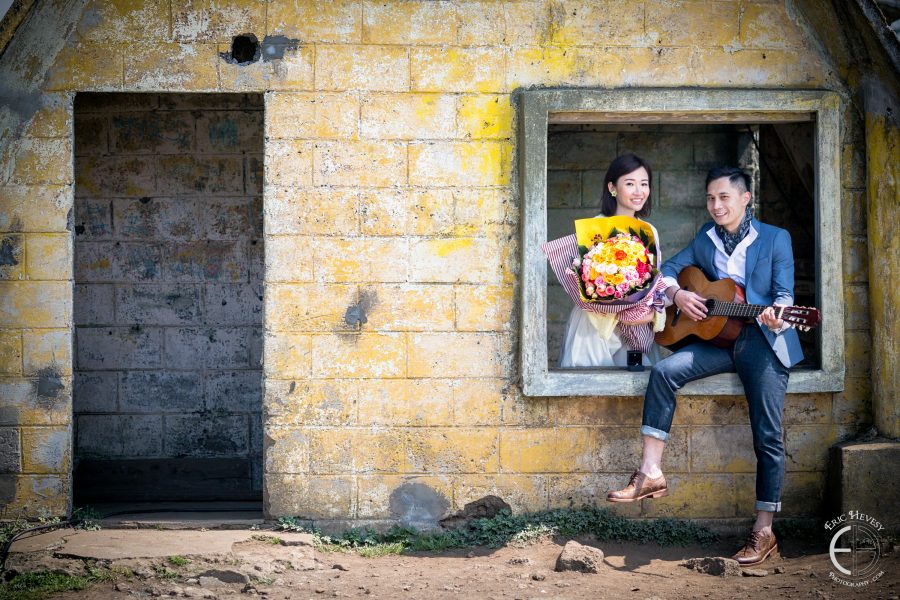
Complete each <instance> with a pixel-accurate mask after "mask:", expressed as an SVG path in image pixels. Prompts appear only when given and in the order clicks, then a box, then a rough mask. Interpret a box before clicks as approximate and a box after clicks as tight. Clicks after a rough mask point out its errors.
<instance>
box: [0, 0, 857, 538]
mask: <svg viewBox="0 0 900 600" xmlns="http://www.w3.org/2000/svg"><path fill="white" fill-rule="evenodd" d="M79 10H80V9H79ZM74 21H75V22H76V23H77V25H76V26H75V27H74V28H73V33H72V35H71V37H70V38H69V39H68V40H67V41H66V43H65V46H64V47H63V49H62V50H61V52H60V54H59V55H58V57H57V58H56V59H55V62H54V64H53V66H52V67H51V68H50V70H49V72H48V73H47V75H46V78H44V77H43V71H42V72H41V73H40V74H38V75H33V74H29V73H25V74H23V75H21V76H22V77H32V79H29V81H31V80H33V79H37V78H39V81H40V83H39V84H38V87H39V91H38V92H37V93H36V98H37V99H36V100H33V101H32V102H31V104H30V106H33V109H31V112H28V111H26V110H24V109H23V111H24V112H23V114H24V115H25V116H24V117H23V118H22V121H23V128H22V130H21V131H20V132H19V133H17V134H16V135H15V136H14V139H13V140H12V142H10V143H9V144H7V145H6V147H5V150H4V152H3V155H2V157H0V175H2V177H0V230H2V231H3V232H4V233H3V234H2V239H0V242H2V243H3V244H5V245H6V246H5V247H9V248H11V250H9V251H5V250H4V256H11V257H13V258H10V259H9V260H8V261H7V262H9V263H10V264H9V265H7V266H6V267H5V268H6V270H5V271H4V275H3V277H4V280H3V281H0V298H2V299H3V300H2V302H0V345H2V347H3V348H6V349H7V350H5V351H4V353H3V354H2V356H3V360H2V363H0V398H2V399H3V405H2V408H3V409H2V411H0V433H2V438H0V439H2V440H4V441H3V443H4V444H5V446H4V448H6V447H8V448H9V449H10V450H9V452H8V453H7V452H4V453H3V456H4V462H3V465H2V469H3V471H4V474H3V475H0V504H2V505H3V506H4V508H3V509H2V511H0V516H9V515H14V514H22V513H25V514H32V515H34V514H37V513H38V512H39V511H41V510H46V511H49V512H54V513H63V512H66V511H67V510H68V507H69V498H70V490H71V475H70V468H71V451H70V449H69V446H68V444H67V443H66V441H67V440H68V439H69V436H70V435H71V421H70V414H71V409H72V386H71V374H72V369H71V365H72V358H73V357H72V353H71V351H70V348H71V345H72V333H73V321H72V306H73V296H72V291H73V290H72V288H73V286H72V270H71V264H72V251H71V248H72V244H71V240H72V232H71V231H70V230H69V229H67V226H66V225H67V219H66V215H67V213H68V211H69V210H70V209H71V208H72V206H73V187H72V183H73V160H72V131H73V128H72V94H73V92H76V91H123V92H126V91H127V92H134V91H153V92H163V91H165V92H197V91H204V92H235V91H238V92H241V91H254V92H265V93H266V95H265V164H266V166H265V173H264V182H263V190H264V191H263V207H264V208H263V210H264V214H265V232H264V233H265V248H266V252H265V272H264V282H265V292H264V296H265V309H264V314H265V320H264V330H265V333H264V349H263V365H264V367H263V368H264V401H263V404H264V409H263V414H264V415H265V417H264V419H265V422H264V447H265V450H264V452H265V459H264V470H265V473H264V485H265V500H266V513H267V515H269V516H270V517H275V516H280V515H295V516H302V517H307V518H311V519H317V520H321V521H324V522H329V521H330V522H332V523H334V524H340V523H346V522H347V521H348V520H352V521H354V522H355V523H357V524H362V523H383V522H385V521H389V520H397V519H401V520H402V519H404V518H409V516H410V514H411V513H412V512H413V511H414V510H415V508H416V506H421V504H417V502H418V499H419V498H420V497H421V496H428V495H429V494H430V495H431V496H435V497H439V498H441V499H442V503H441V502H438V503H432V504H429V506H431V505H434V506H439V507H444V510H452V509H456V508H459V507H461V506H462V505H464V504H465V503H466V502H469V501H471V500H473V499H475V498H478V497H481V496H483V495H484V494H487V493H495V494H498V495H500V496H502V497H504V498H505V499H506V500H507V501H508V502H510V504H511V505H512V506H513V508H514V510H516V511H521V510H536V509H543V508H548V507H557V506H569V505H573V504H575V505H578V504H581V503H584V502H587V503H601V502H602V498H603V496H604V494H605V492H606V490H607V489H609V488H611V487H613V486H620V485H621V484H622V483H623V481H624V480H625V479H627V476H628V474H629V473H630V472H631V470H632V469H633V468H634V466H635V461H636V460H637V455H638V452H639V444H640V441H639V436H638V425H639V422H640V412H641V399H640V398H635V397H629V398H620V397H594V398H583V397H577V398H526V397H523V396H522V394H521V391H520V388H519V387H518V384H517V378H518V374H517V366H516V364H517V359H516V357H517V346H518V343H519V342H518V333H517V332H518V326H519V318H518V308H517V306H516V304H517V298H518V293H519V287H518V283H517V280H516V275H517V273H518V271H519V268H520V265H519V264H518V263H517V261H518V257H519V256H520V248H519V244H518V239H519V223H520V213H519V210H520V206H519V198H518V192H517V186H516V183H517V172H516V168H515V158H516V156H517V154H516V151H517V146H516V135H517V132H518V129H517V124H516V119H515V108H514V103H515V101H516V100H515V95H514V92H515V91H516V90H518V89H521V88H525V87H530V86H539V87H550V86H566V87H600V88H605V87H626V86H627V87H637V88H643V87H646V88H654V87H660V86H662V87H665V86H678V87H681V86H696V87H704V88H708V87H729V88H773V87H774V88H791V89H802V88H826V89H834V90H838V91H841V90H843V89H844V86H845V83H844V82H843V81H842V80H841V74H840V73H839V72H838V71H837V70H836V69H835V67H834V65H833V64H832V63H831V62H830V58H829V56H828V55H827V54H826V53H825V52H824V51H823V50H822V49H821V48H822V47H823V46H821V45H820V41H821V37H822V35H828V34H827V33H824V34H819V33H816V32H815V31H813V30H812V29H811V28H810V27H809V25H808V24H807V23H806V21H805V20H804V17H803V15H802V14H800V13H799V12H798V11H797V10H796V8H795V6H794V3H793V2H791V3H784V2H780V1H763V0H759V1H752V0H709V1H694V0H685V1H679V2H674V1H670V0H645V1H636V2H613V1H601V2H580V1H574V0H553V1H550V0H546V1H545V0H516V1H513V0H509V1H503V0H501V1H464V0H456V1H395V0H388V1H378V2H375V1H369V0H339V1H331V2H324V1H322V2H314V1H312V0H271V1H269V2H258V1H256V0H230V1H227V0H226V1H223V2H218V3H216V4H215V7H209V6H206V7H204V8H203V9H199V8H193V5H192V6H185V5H183V4H180V3H177V2H171V1H169V0H146V1H145V2H118V1H113V0H94V1H91V2H89V3H88V4H87V8H86V9H85V10H84V12H83V13H80V14H79V15H77V18H75V19H74ZM245 32H252V33H254V34H255V35H256V37H257V38H259V39H260V40H262V41H263V48H262V53H261V55H262V56H263V57H264V58H262V59H260V60H258V61H256V62H253V63H251V64H247V65H239V64H233V63H232V62H231V61H230V60H226V58H223V56H222V54H225V55H226V56H227V54H228V51H229V46H230V42H231V37H232V36H233V35H235V34H239V33H245ZM48 37H52V36H51V35H49V34H48ZM13 43H15V40H14V41H13ZM14 50H15V49H14ZM40 51H41V50H39V49H31V47H25V48H24V49H22V50H16V51H15V52H13V53H12V54H10V52H11V50H8V51H7V54H5V55H4V57H3V58H4V59H6V58H7V56H16V57H22V60H21V61H19V62H18V63H17V64H23V65H24V64H29V63H28V61H27V60H26V59H27V58H28V56H29V52H31V53H36V52H40ZM648 93H654V94H659V93H665V92H664V91H659V90H656V89H653V90H651V89H648ZM844 109H845V121H844V123H843V127H842V134H841V135H842V148H843V152H842V167H841V180H842V183H843V186H844V188H843V193H842V195H841V198H840V199H837V198H833V199H827V200H826V201H834V202H837V201H840V202H841V206H842V215H843V218H844V219H845V224H846V226H847V231H855V232H858V231H860V230H862V231H865V224H864V220H860V218H859V215H860V214H861V213H863V206H864V204H865V194H864V193H863V192H862V191H861V190H862V189H864V185H865V184H864V182H865V164H866V163H865V155H864V134H863V129H862V121H861V119H860V118H859V116H858V113H857V112H855V110H854V109H853V107H852V106H850V105H849V104H845V105H844ZM4 139H5V138H4ZM848 235H849V234H846V232H845V233H844V236H845V239H846V240H847V242H848V243H846V244H845V245H843V252H844V254H843V256H841V257H829V259H830V260H843V263H844V264H845V265H846V274H847V277H848V278H850V280H851V281H852V282H854V283H860V284H862V283H864V282H865V281H866V278H867V261H866V253H867V249H866V246H865V243H864V242H861V241H860V240H859V239H857V238H855V237H847V236H848ZM15 248H24V250H14V249H15ZM35 256H37V257H41V258H40V260H37V261H36V260H34V257H35ZM22 257H24V258H22ZM29 257H32V258H31V259H29ZM23 261H24V262H23ZM348 309H350V310H349V311H348ZM363 314H364V315H365V320H364V321H363V320H362V319H361V318H354V316H357V317H361V316H362V315H363ZM345 317H349V318H345ZM846 324H847V331H846V334H847V342H848V344H847V378H846V389H845V391H844V392H841V393H820V394H803V395H791V396H789V397H788V398H787V402H786V408H785V437H786V445H787V480H786V488H785V494H784V513H783V514H785V515H813V514H815V513H816V512H817V511H818V510H819V509H820V507H821V500H822V496H823V493H824V483H825V463H826V452H827V448H828V446H829V445H830V444H832V443H833V442H835V441H837V440H839V439H843V438H845V437H847V436H851V435H853V434H854V433H856V432H857V431H858V430H859V429H860V428H862V427H865V426H866V424H867V423H869V422H871V414H870V412H869V407H870V399H869V390H870V381H869V375H870V372H869V355H868V353H869V347H870V340H871V337H870V326H869V323H868V313H867V306H866V304H865V299H864V298H859V297H858V296H857V295H855V294H852V293H850V292H848V293H847V294H846ZM53 436H55V438H54V439H58V440H61V443H59V444H56V445H53V444H51V443H49V442H48V438H50V437H53ZM8 456H12V457H14V458H7V457H8ZM663 466H664V468H665V469H666V471H667V473H669V474H670V477H671V480H672V482H673V485H674V489H675V490H677V492H676V493H675V494H673V495H670V496H669V497H667V498H666V499H662V500H656V501H653V502H649V503H646V504H643V505H641V504H631V505H622V506H617V507H614V509H615V510H617V511H621V512H622V513H623V514H627V515H632V516H637V515H641V516H663V515H671V516H680V517H693V518H716V519H734V518H744V517H747V516H749V515H750V514H751V513H752V508H753V488H754V485H753V482H754V470H755V459H754V456H753V451H752V443H751V440H750V430H749V427H748V425H747V416H746V407H745V401H744V399H743V398H742V397H738V396H710V397H705V396H693V397H686V398H683V399H682V401H681V402H680V403H679V409H678V413H677V414H676V417H675V425H674V429H673V431H672V441H671V443H670V444H669V447H668V449H667V454H666V457H665V462H664V465H663ZM408 490H414V491H415V492H416V493H414V494H408V493H406V492H407V491H408ZM417 494H418V495H417Z"/></svg>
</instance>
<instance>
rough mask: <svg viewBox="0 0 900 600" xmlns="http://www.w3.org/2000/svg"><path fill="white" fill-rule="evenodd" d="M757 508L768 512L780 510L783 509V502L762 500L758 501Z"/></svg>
mask: <svg viewBox="0 0 900 600" xmlns="http://www.w3.org/2000/svg"><path fill="white" fill-rule="evenodd" d="M756 510H765V511H768V512H778V511H780V510H781V502H763V501H762V500H757V501H756Z"/></svg>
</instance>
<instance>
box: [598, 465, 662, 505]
mask: <svg viewBox="0 0 900 600" xmlns="http://www.w3.org/2000/svg"><path fill="white" fill-rule="evenodd" d="M668 495H669V487H668V486H667V485H666V476H665V475H660V476H659V477H657V478H656V479H650V478H649V477H647V476H646V475H645V474H644V473H641V472H640V471H635V472H634V473H632V474H631V480H630V481H629V482H628V485H627V486H625V487H624V488H623V489H621V490H618V491H615V492H610V493H608V494H607V495H606V501H607V502H634V501H635V500H640V499H642V498H647V497H649V498H661V497H662V496H668Z"/></svg>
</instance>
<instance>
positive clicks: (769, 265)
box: [662, 219, 803, 367]
mask: <svg viewBox="0 0 900 600" xmlns="http://www.w3.org/2000/svg"><path fill="white" fill-rule="evenodd" d="M751 223H752V224H753V228H754V229H756V231H757V232H758V234H759V235H758V236H757V238H756V239H755V240H753V243H752V244H750V246H748V247H747V264H746V267H745V274H744V281H745V282H746V284H745V289H744V291H745V293H746V296H747V302H748V303H750V304H765V305H771V304H775V303H776V302H777V303H778V304H787V305H792V304H793V303H794V252H793V250H792V248H791V234H789V233H788V232H787V231H785V230H784V229H781V228H779V227H773V226H772V225H766V224H765V223H761V222H759V221H757V220H756V219H753V220H752V221H751ZM714 226H715V223H713V222H712V221H710V222H709V223H706V224H705V225H704V226H703V227H701V228H700V232H699V233H697V236H696V237H695V238H694V239H693V241H692V242H691V243H690V244H688V245H687V247H686V248H685V249H684V250H682V251H681V252H679V253H678V254H676V255H675V256H673V257H672V258H670V259H669V260H667V261H666V262H664V263H663V265H662V272H663V275H665V276H666V277H675V278H677V277H678V274H679V273H681V270H682V269H684V268H685V267H688V266H691V265H693V266H695V267H698V268H699V269H700V270H701V271H703V273H704V275H706V277H707V279H709V280H710V281H716V280H717V279H719V275H718V273H717V271H716V265H715V261H714V256H715V253H716V246H715V244H713V241H712V240H711V239H709V235H708V234H707V232H708V231H709V230H710V229H712V228H713V227H714ZM757 325H758V326H759V327H760V328H761V329H762V332H763V335H765V336H766V339H767V340H768V342H769V345H770V346H772V350H774V351H775V355H776V356H777V357H778V360H780V361H781V363H782V364H783V365H784V366H786V367H792V366H794V365H795V364H797V363H798V362H800V361H801V360H803V351H802V350H801V349H800V338H799V337H797V330H796V329H794V328H793V327H791V328H789V329H787V330H786V331H784V332H783V333H780V334H774V333H772V332H771V331H769V328H768V327H764V326H763V325H761V324H759V323H757Z"/></svg>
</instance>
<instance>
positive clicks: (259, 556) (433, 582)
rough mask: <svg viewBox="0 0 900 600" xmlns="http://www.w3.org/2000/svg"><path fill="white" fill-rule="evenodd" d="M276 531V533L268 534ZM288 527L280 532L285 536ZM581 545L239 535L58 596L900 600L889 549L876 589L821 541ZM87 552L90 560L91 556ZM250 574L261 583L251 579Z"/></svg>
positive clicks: (59, 551) (58, 554)
mask: <svg viewBox="0 0 900 600" xmlns="http://www.w3.org/2000/svg"><path fill="white" fill-rule="evenodd" d="M266 533H272V534H274V532H266ZM274 535H277V534H274ZM578 541H580V542H582V543H584V544H586V545H590V546H594V547H598V548H601V549H602V550H603V552H604V553H605V560H604V565H603V567H602V569H601V571H600V572H599V573H597V574H583V573H577V572H562V573H558V572H555V571H554V565H555V563H556V558H557V556H558V555H559V553H560V551H561V549H562V545H563V544H564V543H565V540H551V539H546V540H543V541H540V542H537V543H533V544H531V545H528V546H524V547H505V548H500V549H488V548H482V549H476V550H474V551H472V550H458V551H448V552H441V553H415V554H407V555H390V556H383V557H379V558H364V557H362V556H359V555H358V554H356V553H350V552H348V553H332V552H327V553H326V552H319V551H317V550H315V548H314V547H313V546H311V545H310V544H308V543H306V542H303V541H296V542H295V545H291V546H282V545H273V544H272V543H270V542H267V541H264V540H261V539H249V540H247V541H243V542H239V543H235V544H234V545H233V546H232V549H231V551H230V552H225V553H219V554H212V555H210V554H206V555H200V556H198V555H193V556H191V555H190V552H184V553H183V554H184V555H185V556H188V558H190V561H191V562H190V563H189V564H186V565H183V566H175V565H173V564H171V562H169V561H168V560H167V559H165V558H156V559H127V558H125V559H114V560H100V561H99V562H98V563H97V564H98V566H105V567H111V568H114V569H115V570H117V571H123V572H125V571H131V572H133V573H134V575H133V576H131V577H126V576H125V575H122V576H120V577H119V578H118V579H117V580H116V581H114V582H103V583H98V584H95V585H94V586H92V587H91V588H90V589H88V590H84V591H81V592H68V593H63V594H59V595H56V596H54V597H55V598H90V599H92V600H93V599H96V600H109V599H124V598H136V597H137V598H142V597H194V598H227V597H232V596H233V597H249V596H254V595H256V596H258V597H264V598H273V599H274V598H278V599H281V598H285V599H289V598H290V599H293V598H301V599H302V598H404V599H406V598H408V599H420V598H421V599H427V600H436V599H440V598H479V599H481V598H484V599H491V598H494V599H500V598H510V599H519V598H520V599H523V600H525V599H533V598H559V599H563V598H573V599H574V598H592V599H593V598H629V599H631V598H633V599H635V600H645V599H667V600H669V599H670V600H681V599H687V598H703V599H705V598H745V597H757V598H766V599H774V598H816V599H823V598H858V597H865V598H868V599H872V600H890V599H896V598H897V597H898V594H900V552H897V551H893V552H890V551H889V552H887V553H886V554H884V555H883V556H882V557H881V558H880V560H879V563H878V567H879V569H878V570H881V571H883V572H884V575H883V576H882V577H881V579H880V580H878V581H877V582H875V583H872V584H870V585H868V586H867V587H865V588H864V589H854V588H850V587H847V586H845V585H843V584H839V583H835V582H833V581H831V580H830V579H829V573H830V572H831V571H833V570H834V569H833V567H832V565H831V563H830V559H829V557H828V549H827V547H825V546H823V545H822V544H820V543H815V544H812V543H810V542H804V543H800V542H797V543H791V541H790V540H787V541H785V540H782V542H781V544H780V549H781V556H780V557H778V558H775V559H771V558H770V559H769V560H768V561H766V562H765V563H764V564H763V565H760V566H759V567H758V568H759V569H764V570H765V571H766V573H767V574H766V575H765V576H728V577H720V576H713V575H707V574H701V573H697V572H695V571H692V570H689V569H687V568H685V567H683V566H680V564H679V563H680V562H682V561H683V560H684V559H687V558H693V557H706V556H726V557H727V556H731V554H732V553H733V552H734V551H735V550H736V549H737V547H738V546H739V545H740V542H739V541H738V540H723V541H720V542H717V543H716V544H714V545H711V546H707V547H701V546H688V547H678V548H663V547H660V546H658V545H656V544H645V545H641V544H636V543H616V542H598V541H596V540H593V539H592V538H590V537H586V538H579V540H578ZM35 560H36V561H42V560H43V561H51V562H52V561H60V562H61V564H63V563H65V562H66V561H72V560H73V559H72V557H68V558H67V557H66V553H65V547H64V546H62V547H57V548H55V549H51V550H46V551H44V552H43V553H40V552H37V553H31V554H30V555H28V556H26V555H19V556H18V557H17V558H16V560H15V561H14V562H16V561H18V562H19V564H20V566H25V565H24V564H22V563H23V561H25V562H28V561H35ZM79 560H81V559H79ZM248 580H249V583H248V582H247V581H248Z"/></svg>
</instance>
